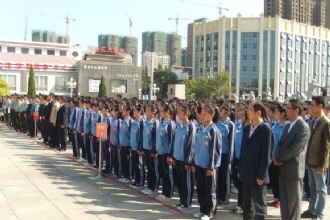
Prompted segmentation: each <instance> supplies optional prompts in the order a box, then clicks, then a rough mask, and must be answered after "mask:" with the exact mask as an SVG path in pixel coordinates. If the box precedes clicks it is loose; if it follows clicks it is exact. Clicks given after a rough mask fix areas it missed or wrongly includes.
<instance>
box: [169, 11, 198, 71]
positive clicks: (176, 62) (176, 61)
mask: <svg viewBox="0 0 330 220" xmlns="http://www.w3.org/2000/svg"><path fill="white" fill-rule="evenodd" d="M190 19H193V18H179V15H177V16H176V18H169V19H168V20H169V21H170V20H175V23H176V32H175V34H176V38H175V41H176V42H175V43H176V44H175V45H176V48H175V50H176V51H175V62H174V64H175V65H176V66H179V65H181V64H179V63H178V57H179V54H178V51H179V50H178V46H179V45H178V43H179V35H178V34H179V20H190Z"/></svg>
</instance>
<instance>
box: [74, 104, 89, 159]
mask: <svg viewBox="0 0 330 220" xmlns="http://www.w3.org/2000/svg"><path fill="white" fill-rule="evenodd" d="M85 111H86V109H85V99H84V98H81V99H80V101H79V112H78V117H77V123H76V125H77V126H76V129H75V130H76V131H77V141H78V151H80V148H81V158H80V159H78V161H80V162H82V161H84V160H85V159H86V150H85V139H84V136H83V135H82V129H83V125H84V117H85ZM78 154H80V153H78Z"/></svg>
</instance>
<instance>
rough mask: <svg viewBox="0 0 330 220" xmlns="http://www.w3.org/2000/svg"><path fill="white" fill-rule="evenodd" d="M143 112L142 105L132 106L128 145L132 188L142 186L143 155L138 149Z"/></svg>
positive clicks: (142, 124) (140, 143) (140, 140)
mask: <svg viewBox="0 0 330 220" xmlns="http://www.w3.org/2000/svg"><path fill="white" fill-rule="evenodd" d="M143 114H144V108H143V105H141V104H138V105H136V106H135V108H134V118H135V120H134V121H133V122H132V126H131V134H130V146H131V148H132V165H133V173H134V183H132V184H131V187H133V188H139V187H141V186H144V180H145V169H144V155H143V154H142V152H141V151H140V150H139V149H142V139H143V128H144V124H145V121H144V120H143V118H142V115H143Z"/></svg>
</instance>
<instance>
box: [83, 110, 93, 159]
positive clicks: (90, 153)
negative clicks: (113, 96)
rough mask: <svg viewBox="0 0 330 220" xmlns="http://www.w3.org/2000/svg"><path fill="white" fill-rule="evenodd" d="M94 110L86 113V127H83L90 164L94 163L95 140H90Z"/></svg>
mask: <svg viewBox="0 0 330 220" xmlns="http://www.w3.org/2000/svg"><path fill="white" fill-rule="evenodd" d="M92 112H93V111H92V110H87V109H86V111H85V117H84V125H83V133H84V134H85V148H86V156H87V160H88V163H89V164H92V163H93V159H92V158H93V149H92V148H93V140H91V139H90V138H89V136H90V133H91V115H92Z"/></svg>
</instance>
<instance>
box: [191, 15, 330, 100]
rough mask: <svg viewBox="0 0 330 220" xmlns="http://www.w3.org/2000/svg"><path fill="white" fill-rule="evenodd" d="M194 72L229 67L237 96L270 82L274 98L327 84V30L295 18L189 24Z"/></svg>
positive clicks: (329, 68) (259, 90) (196, 75)
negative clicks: (312, 85)
mask: <svg viewBox="0 0 330 220" xmlns="http://www.w3.org/2000/svg"><path fill="white" fill-rule="evenodd" d="M193 27H194V28H193V33H194V42H193V49H194V53H193V77H194V78H196V79H198V78H200V77H202V76H204V77H208V76H209V75H214V74H217V73H218V72H219V71H222V70H226V71H228V72H229V73H230V75H231V77H230V84H231V86H232V87H233V89H234V93H235V94H236V96H237V97H241V96H242V94H246V93H250V92H251V91H253V92H254V93H255V96H256V97H258V96H262V95H263V92H265V91H267V89H268V88H271V91H272V93H273V97H274V98H277V97H278V98H283V99H284V98H286V97H290V96H291V95H293V94H296V93H298V92H307V90H308V88H309V83H317V84H318V85H320V86H322V87H324V88H326V89H327V91H328V92H327V93H328V94H329V90H330V89H329V87H330V77H329V74H330V30H328V29H324V28H322V27H315V26H311V25H309V24H302V23H297V22H296V21H294V20H291V21H289V20H284V19H281V18H279V16H276V17H275V18H271V17H267V18H265V17H264V16H263V15H261V16H260V17H258V18H255V17H253V18H242V17H241V15H240V14H239V15H238V17H237V18H226V17H225V16H223V17H222V18H220V19H219V20H215V21H212V22H204V23H196V24H194V26H193Z"/></svg>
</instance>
